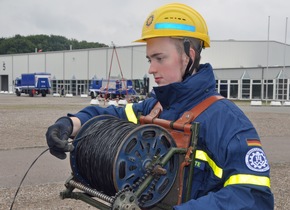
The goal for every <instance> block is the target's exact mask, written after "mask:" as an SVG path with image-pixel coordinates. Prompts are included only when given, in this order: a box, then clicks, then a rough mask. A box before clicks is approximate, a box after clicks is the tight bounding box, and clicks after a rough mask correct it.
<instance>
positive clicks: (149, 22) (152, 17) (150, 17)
mask: <svg viewBox="0 0 290 210" xmlns="http://www.w3.org/2000/svg"><path fill="white" fill-rule="evenodd" d="M153 20H154V15H150V16H149V17H148V19H147V21H146V26H147V27H149V26H150V25H151V24H152V22H153Z"/></svg>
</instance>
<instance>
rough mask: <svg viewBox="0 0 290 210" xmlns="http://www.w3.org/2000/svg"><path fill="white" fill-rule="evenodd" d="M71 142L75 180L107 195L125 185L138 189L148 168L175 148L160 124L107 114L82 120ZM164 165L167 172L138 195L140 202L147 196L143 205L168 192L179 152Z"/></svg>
mask: <svg viewBox="0 0 290 210" xmlns="http://www.w3.org/2000/svg"><path fill="white" fill-rule="evenodd" d="M73 144H74V146H75V149H74V151H73V152H71V155H70V162H71V168H72V171H73V174H74V176H75V177H76V179H77V180H78V181H80V182H82V183H83V184H85V185H87V186H89V187H91V188H93V189H96V190H98V191H100V192H103V193H105V194H106V195H110V196H113V195H115V194H116V193H117V192H118V191H120V190H122V189H124V188H126V187H133V190H137V188H138V184H140V182H142V181H144V178H143V177H144V176H145V175H146V173H147V175H148V170H149V168H150V167H151V166H152V165H154V164H155V163H157V162H158V161H159V160H160V159H161V158H162V157H164V156H165V155H166V154H167V153H168V151H169V150H170V149H171V148H172V147H176V145H175V142H174V140H173V138H172V136H171V135H170V134H169V132H168V131H167V130H166V129H164V128H163V127H161V126H158V125H154V124H147V125H136V124H133V123H131V122H128V121H125V120H122V119H119V118H116V117H113V116H109V115H101V116H97V117H94V118H92V119H91V120H89V121H88V122H87V123H85V124H84V125H83V126H82V128H81V129H80V131H79V132H78V134H77V135H76V137H75V139H74V142H73ZM163 168H164V169H165V170H166V174H165V175H162V176H160V177H158V180H155V183H154V186H153V187H152V186H151V187H150V185H149V186H148V187H147V188H146V189H145V191H144V192H143V193H142V195H141V196H140V199H143V203H144V198H145V197H146V202H145V203H144V205H143V207H148V206H152V205H154V204H156V203H157V202H159V201H160V200H161V199H162V198H164V197H165V196H166V194H167V193H168V192H169V190H170V189H171V187H172V185H173V183H174V180H175V178H176V176H177V171H178V155H174V156H173V157H172V158H171V159H170V160H169V161H168V162H167V163H166V164H165V165H164V166H163ZM134 187H135V188H136V189H134Z"/></svg>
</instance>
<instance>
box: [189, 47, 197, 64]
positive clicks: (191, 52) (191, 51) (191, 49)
mask: <svg viewBox="0 0 290 210" xmlns="http://www.w3.org/2000/svg"><path fill="white" fill-rule="evenodd" d="M195 53H196V52H195V50H194V49H193V48H190V49H189V56H190V57H191V59H192V60H193V61H194V60H195Z"/></svg>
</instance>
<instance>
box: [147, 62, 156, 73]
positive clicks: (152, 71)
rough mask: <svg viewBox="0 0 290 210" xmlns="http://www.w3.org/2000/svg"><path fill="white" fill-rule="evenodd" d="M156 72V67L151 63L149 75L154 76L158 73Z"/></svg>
mask: <svg viewBox="0 0 290 210" xmlns="http://www.w3.org/2000/svg"><path fill="white" fill-rule="evenodd" d="M156 72H157V69H156V68H155V66H154V65H152V63H151V64H150V66H149V69H148V73H149V74H154V73H156Z"/></svg>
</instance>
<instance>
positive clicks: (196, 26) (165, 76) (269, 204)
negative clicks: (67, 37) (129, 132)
mask: <svg viewBox="0 0 290 210" xmlns="http://www.w3.org/2000/svg"><path fill="white" fill-rule="evenodd" d="M137 41H139V42H146V44H147V48H146V49H147V51H146V53H147V58H148V60H149V62H150V68H149V73H150V74H153V76H154V78H155V82H156V83H157V85H158V86H157V87H154V91H153V96H152V97H151V98H148V99H146V100H145V101H143V102H142V103H138V104H129V105H127V106H126V107H124V108H121V107H120V108H117V107H114V106H109V107H107V108H101V107H95V106H89V107H87V108H85V109H83V110H81V111H80V112H78V113H77V114H75V115H68V117H62V118H60V119H58V120H57V121H56V123H55V124H54V125H52V126H50V127H49V128H48V131H47V133H46V137H47V143H48V145H49V147H50V152H51V153H52V154H53V155H55V156H57V157H58V158H61V159H64V158H65V157H66V154H65V152H70V151H72V150H73V146H72V145H71V144H69V143H68V141H67V139H68V138H69V137H70V136H75V135H76V133H77V131H78V130H79V129H80V128H81V125H83V124H84V123H85V122H86V121H88V120H89V119H91V118H92V117H94V116H96V115H102V114H111V115H114V116H117V117H119V118H122V119H127V120H129V121H132V122H137V117H136V116H137V113H142V115H148V114H149V113H150V111H151V110H152V109H153V107H154V106H155V104H156V103H157V102H159V103H160V104H161V106H162V112H161V114H160V116H159V118H161V119H166V120H171V121H174V120H177V119H179V118H180V117H181V116H182V114H183V113H184V112H186V111H188V110H191V109H192V108H193V107H195V106H196V105H198V104H199V103H200V102H202V101H204V100H205V99H207V98H208V97H210V96H213V95H219V94H218V93H217V92H216V91H215V78H214V74H213V69H212V67H211V65H210V64H199V60H200V53H201V50H202V48H206V47H209V46H210V39H209V36H208V31H207V26H206V23H205V21H204V20H203V18H202V17H201V15H200V14H199V13H197V12H196V11H195V10H193V9H192V8H190V7H188V6H186V5H183V4H178V3H173V4H168V5H165V6H162V7H160V8H158V9H156V10H155V11H153V12H152V13H151V14H150V15H149V16H148V18H147V20H146V21H145V23H144V26H143V31H142V37H141V39H139V40H137ZM196 121H197V122H200V132H199V139H198V145H197V155H196V159H197V160H198V161H199V162H200V164H199V165H198V166H196V168H195V170H194V174H193V177H192V180H193V182H192V193H191V200H189V201H188V202H185V203H183V204H181V205H178V206H175V207H174V208H175V209H177V210H179V209H211V210H212V209H263V210H265V209H273V208H274V207H273V206H274V201H273V195H272V193H271V190H270V178H269V173H270V168H269V164H268V162H267V159H266V156H265V153H264V151H263V149H262V147H261V144H260V140H259V136H258V134H257V132H256V130H255V128H254V127H253V125H252V123H251V122H250V121H249V119H248V118H247V117H246V116H245V115H244V113H243V112H242V111H241V110H240V109H239V108H238V107H237V106H236V105H235V104H234V103H232V102H230V101H228V100H226V99H224V100H219V101H217V102H215V103H214V104H212V105H211V106H210V107H209V108H208V109H206V110H205V111H204V112H203V113H201V114H200V115H199V116H198V117H197V118H196Z"/></svg>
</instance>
